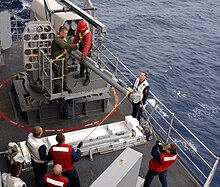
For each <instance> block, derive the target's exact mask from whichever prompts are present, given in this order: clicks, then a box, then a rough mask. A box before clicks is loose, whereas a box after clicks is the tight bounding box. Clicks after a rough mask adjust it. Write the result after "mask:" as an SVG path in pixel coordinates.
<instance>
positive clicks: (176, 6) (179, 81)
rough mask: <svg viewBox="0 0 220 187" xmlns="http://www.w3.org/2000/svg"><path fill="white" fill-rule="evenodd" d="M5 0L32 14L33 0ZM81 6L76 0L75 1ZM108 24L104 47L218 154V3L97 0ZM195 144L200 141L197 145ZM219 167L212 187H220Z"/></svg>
mask: <svg viewBox="0 0 220 187" xmlns="http://www.w3.org/2000/svg"><path fill="white" fill-rule="evenodd" d="M22 2H23V3H20V2H19V1H16V0H11V1H6V0H5V2H4V1H1V2H0V10H2V9H9V10H10V11H12V12H14V13H16V14H17V15H18V16H21V17H26V16H28V14H29V13H28V8H29V6H30V3H29V2H30V1H22ZM73 2H75V3H76V4H77V1H76V0H74V1H73ZM93 4H94V5H95V6H96V7H97V8H98V11H97V17H98V19H99V20H100V21H102V22H103V23H104V24H105V25H106V26H107V27H108V31H107V35H106V39H105V45H106V46H108V47H109V48H110V49H111V51H112V52H113V53H114V54H115V55H116V56H118V57H119V59H120V60H121V61H122V62H124V63H125V64H126V65H128V66H129V68H130V69H131V70H132V71H133V72H135V73H136V74H137V75H138V73H139V71H142V70H146V71H148V72H149V73H150V76H149V82H150V89H151V91H152V92H153V93H154V94H155V95H156V96H157V97H158V98H159V99H160V100H161V101H162V102H163V103H164V104H165V105H166V106H167V107H168V108H169V109H170V110H171V111H173V112H174V113H175V115H176V116H177V117H178V118H179V119H180V120H181V121H182V122H183V123H184V124H186V125H187V127H188V128H189V129H190V130H191V131H192V132H193V133H194V134H196V135H197V136H198V137H199V138H200V139H201V140H202V141H203V142H204V143H205V145H206V146H207V147H208V148H210V150H211V151H212V152H214V154H216V156H220V135H219V133H220V1H218V0H217V1H214V0H166V1H165V0H134V1H132V0H93ZM195 146H196V145H195ZM219 181H220V167H218V170H217V173H216V175H215V177H214V181H213V182H212V185H211V186H216V187H217V186H220V185H219V184H220V182H219Z"/></svg>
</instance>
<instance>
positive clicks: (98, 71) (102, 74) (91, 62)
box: [71, 50, 132, 98]
mask: <svg viewBox="0 0 220 187" xmlns="http://www.w3.org/2000/svg"><path fill="white" fill-rule="evenodd" d="M71 54H72V55H73V56H74V57H75V58H76V59H77V60H80V59H81V52H80V51H78V50H77V51H72V52H71ZM84 63H85V64H86V66H87V67H88V68H90V69H91V70H92V71H94V72H95V73H96V74H97V75H99V76H100V77H101V78H103V79H104V80H105V81H107V82H108V83H109V84H110V85H112V86H113V87H115V88H116V89H117V90H118V91H120V92H121V93H123V94H124V95H126V94H128V93H129V92H130V91H129V88H125V87H123V86H121V85H120V84H119V83H118V79H117V78H116V77H115V76H113V77H110V74H109V75H107V74H106V71H102V70H101V69H100V68H99V66H98V64H97V63H96V62H95V61H94V60H92V59H91V58H88V57H86V59H85V60H84ZM131 98H132V94H131Z"/></svg>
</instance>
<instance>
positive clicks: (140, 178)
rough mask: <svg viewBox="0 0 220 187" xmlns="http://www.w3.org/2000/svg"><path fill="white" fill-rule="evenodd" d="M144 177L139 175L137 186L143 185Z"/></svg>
mask: <svg viewBox="0 0 220 187" xmlns="http://www.w3.org/2000/svg"><path fill="white" fill-rule="evenodd" d="M143 185H144V179H143V178H142V177H138V181H137V186H136V187H143Z"/></svg>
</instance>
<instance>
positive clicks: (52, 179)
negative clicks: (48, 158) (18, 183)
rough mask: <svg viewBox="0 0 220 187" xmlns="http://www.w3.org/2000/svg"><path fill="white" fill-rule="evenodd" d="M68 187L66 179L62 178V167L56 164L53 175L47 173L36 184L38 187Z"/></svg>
mask: <svg viewBox="0 0 220 187" xmlns="http://www.w3.org/2000/svg"><path fill="white" fill-rule="evenodd" d="M57 186H60V187H70V184H69V180H68V178H66V177H64V176H62V166H61V165H60V164H56V165H55V166H54V167H53V173H47V174H46V175H45V176H44V177H43V178H42V179H41V180H40V181H39V183H38V187H57Z"/></svg>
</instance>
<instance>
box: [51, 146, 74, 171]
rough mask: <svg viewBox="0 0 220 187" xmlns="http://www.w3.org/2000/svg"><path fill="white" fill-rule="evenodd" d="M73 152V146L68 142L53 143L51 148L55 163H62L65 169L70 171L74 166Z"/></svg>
mask: <svg viewBox="0 0 220 187" xmlns="http://www.w3.org/2000/svg"><path fill="white" fill-rule="evenodd" d="M72 152H73V147H72V146H71V145H68V144H57V145H53V146H52V147H51V149H50V153H51V155H52V158H53V162H54V164H60V165H61V166H62V168H63V171H70V170H72V169H73V167H74V162H73V159H72Z"/></svg>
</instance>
